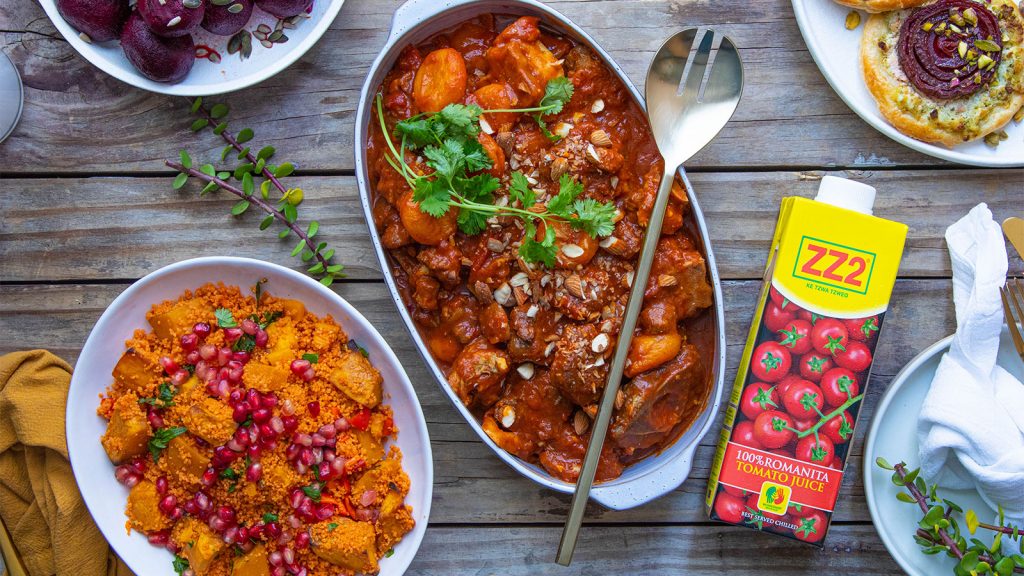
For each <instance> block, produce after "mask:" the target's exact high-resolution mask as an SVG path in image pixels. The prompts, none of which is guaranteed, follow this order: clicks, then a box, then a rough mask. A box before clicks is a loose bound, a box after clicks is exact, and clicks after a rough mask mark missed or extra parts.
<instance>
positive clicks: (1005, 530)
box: [978, 522, 1024, 536]
mask: <svg viewBox="0 0 1024 576" xmlns="http://www.w3.org/2000/svg"><path fill="white" fill-rule="evenodd" d="M978 528H984V529H985V530H991V531H993V532H1002V533H1003V534H1009V535H1010V536H1013V535H1014V529H1013V528H1010V527H1009V526H993V525H992V524H985V523H984V522H978ZM1016 533H1017V534H1024V530H1017V531H1016Z"/></svg>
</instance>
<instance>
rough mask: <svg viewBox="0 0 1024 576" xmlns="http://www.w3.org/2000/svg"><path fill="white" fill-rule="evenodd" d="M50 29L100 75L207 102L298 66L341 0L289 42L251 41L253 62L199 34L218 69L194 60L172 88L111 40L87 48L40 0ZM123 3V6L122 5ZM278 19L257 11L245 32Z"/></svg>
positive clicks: (318, 8) (329, 0)
mask: <svg viewBox="0 0 1024 576" xmlns="http://www.w3.org/2000/svg"><path fill="white" fill-rule="evenodd" d="M39 1H40V4H42V5H43V9H44V10H46V15H47V16H49V17H50V20H51V21H52V22H53V25H54V26H56V27H57V30H58V31H60V33H61V35H62V36H64V38H65V39H66V40H67V41H68V43H69V44H71V47H72V48H74V49H75V50H76V51H77V52H78V53H79V54H81V55H82V56H83V57H84V58H85V59H86V60H88V61H89V62H91V63H92V64H93V65H94V66H96V67H97V68H99V69H100V70H102V71H104V72H106V73H107V74H110V75H111V76H113V77H114V78H117V79H118V80H121V81H122V82H126V83H128V84H131V85H132V86H135V87H136V88H142V89H143V90H149V91H150V92H159V93H160V94H171V95H174V96H209V95H212V94H223V93H225V92H233V91H235V90H241V89H242V88H248V87H249V86H252V85H253V84H256V83H258V82H262V81H264V80H266V79H267V78H270V77H271V76H273V75H275V74H277V73H278V72H280V71H281V70H284V69H285V68H287V67H288V66H290V65H291V64H292V62H295V61H296V60H298V59H299V58H300V57H301V56H302V55H303V54H305V53H306V51H307V50H309V49H310V48H312V47H313V45H314V44H316V43H317V41H318V40H320V37H321V36H323V35H324V32H326V31H327V28H328V27H329V26H330V25H331V22H333V21H334V18H335V17H336V16H337V15H338V11H340V10H341V6H342V5H343V4H344V3H345V0H314V2H313V10H312V12H311V13H310V18H309V19H308V20H304V21H302V22H301V23H299V24H298V25H297V26H296V28H295V29H294V30H285V35H286V36H288V42H285V43H284V44H274V45H273V47H272V48H264V47H263V46H262V45H260V42H259V40H256V38H255V37H253V38H252V56H250V57H249V58H247V59H245V60H242V59H240V58H239V56H238V54H228V50H227V44H228V38H227V37H226V36H215V35H213V34H210V33H208V32H206V31H205V30H202V29H200V30H199V32H197V33H196V34H195V35H194V36H195V38H196V43H197V44H206V45H208V46H210V47H212V48H213V49H215V50H217V52H219V53H220V55H221V61H220V63H219V64H213V63H212V62H210V61H209V60H205V59H196V63H195V65H194V66H193V67H192V70H191V71H190V72H189V73H188V76H186V77H185V79H184V80H182V81H181V82H178V83H177V84H165V83H162V82H154V81H152V80H150V79H149V78H146V77H145V76H143V75H141V74H139V72H138V71H137V70H136V69H135V67H134V66H132V64H131V62H129V61H128V58H126V57H125V55H124V51H123V50H121V43H120V42H118V41H116V40H114V41H111V42H103V43H89V42H86V41H85V40H82V39H81V38H80V37H79V35H78V30H76V29H74V28H73V27H72V26H71V25H70V24H68V23H67V22H66V21H65V20H64V18H63V17H61V15H60V12H58V11H57V3H56V0H39ZM126 1H127V0H126ZM276 21H277V19H276V18H274V17H273V16H271V15H269V14H267V13H266V12H263V11H262V10H260V9H259V8H256V9H255V10H253V14H252V18H250V19H249V23H248V24H246V26H245V28H246V29H247V30H249V31H252V30H255V28H256V26H257V25H258V24H259V23H267V24H268V25H269V26H270V27H271V28H273V27H274V24H275V23H276Z"/></svg>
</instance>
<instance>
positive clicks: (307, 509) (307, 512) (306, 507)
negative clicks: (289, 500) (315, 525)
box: [295, 498, 316, 518]
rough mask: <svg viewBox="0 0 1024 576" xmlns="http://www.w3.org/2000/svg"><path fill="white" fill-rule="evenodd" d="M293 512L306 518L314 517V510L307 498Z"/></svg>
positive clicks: (311, 502)
mask: <svg viewBox="0 0 1024 576" xmlns="http://www.w3.org/2000/svg"><path fill="white" fill-rule="evenodd" d="M295 511H296V512H298V513H299V514H300V515H302V516H304V517H306V518H309V517H315V516H316V509H315V507H314V506H313V501H312V500H310V499H309V498H306V499H305V500H303V501H302V503H301V504H299V507H298V508H296V509H295Z"/></svg>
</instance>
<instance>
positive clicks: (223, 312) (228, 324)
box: [213, 308, 238, 328]
mask: <svg viewBox="0 0 1024 576" xmlns="http://www.w3.org/2000/svg"><path fill="white" fill-rule="evenodd" d="M213 316H214V317H215V318H217V326H220V327H221V328H237V327H238V322H236V321H235V316H234V315H233V314H232V313H231V310H228V309H227V308H217V309H216V310H214V311H213Z"/></svg>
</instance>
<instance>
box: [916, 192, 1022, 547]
mask: <svg viewBox="0 0 1024 576" xmlns="http://www.w3.org/2000/svg"><path fill="white" fill-rule="evenodd" d="M946 243H947V244H948V245H949V257H950V259H951V260H952V265H953V303H954V304H955V305H956V324H957V327H956V333H955V334H954V335H953V342H952V344H951V345H950V348H949V352H947V353H946V354H945V355H944V356H943V357H942V361H941V362H940V363H939V367H938V369H937V370H936V371H935V379H934V380H933V381H932V386H931V389H930V390H929V391H928V396H926V397H925V400H924V404H923V405H922V407H921V415H920V418H919V420H918V424H917V438H918V442H919V443H920V450H919V456H920V459H921V475H922V476H924V477H925V478H928V479H929V481H934V482H937V483H938V484H939V486H942V487H947V488H953V489H971V488H977V490H978V491H979V492H981V493H982V496H983V497H985V498H987V499H988V501H990V502H994V503H997V504H999V505H1001V506H1002V507H1003V508H1004V509H1005V510H1006V513H1007V515H1008V516H1009V517H1010V518H1012V519H1013V520H1014V521H1015V523H1016V524H1018V525H1021V524H1024V384H1022V383H1021V382H1020V381H1019V380H1017V379H1016V378H1014V377H1013V375H1011V374H1010V373H1009V372H1007V371H1006V370H1004V369H1003V368H1002V367H1000V366H997V365H996V354H997V352H998V350H999V335H1000V332H1001V331H1002V326H1003V324H1004V318H1003V305H1002V301H1001V300H1000V297H999V287H1000V286H1002V285H1003V284H1004V283H1005V282H1006V269H1007V263H1006V245H1005V243H1004V241H1003V234H1002V232H1001V231H1000V229H999V226H998V225H997V224H996V223H995V221H993V220H992V212H990V211H989V209H988V206H986V205H985V204H984V203H982V204H979V205H977V206H975V207H974V209H972V210H971V211H970V212H969V213H968V214H967V215H966V216H964V217H963V218H961V219H960V220H959V221H958V222H956V223H955V224H953V225H952V226H950V227H949V228H948V229H946ZM982 521H985V520H984V519H982ZM1004 542H1005V540H1004Z"/></svg>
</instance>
